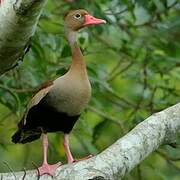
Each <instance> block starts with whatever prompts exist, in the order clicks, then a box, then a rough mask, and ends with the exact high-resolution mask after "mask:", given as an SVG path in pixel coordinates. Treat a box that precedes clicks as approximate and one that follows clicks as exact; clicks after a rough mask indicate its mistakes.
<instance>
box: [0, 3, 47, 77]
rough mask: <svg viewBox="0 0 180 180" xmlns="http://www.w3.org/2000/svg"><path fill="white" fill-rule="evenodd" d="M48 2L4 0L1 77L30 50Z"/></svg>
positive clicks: (0, 18) (0, 23)
mask: <svg viewBox="0 0 180 180" xmlns="http://www.w3.org/2000/svg"><path fill="white" fill-rule="evenodd" d="M45 2H46V0H3V1H1V3H0V75H1V74H3V73H5V72H6V71H8V70H10V69H12V68H13V67H14V66H16V65H17V63H18V60H19V59H23V57H24V55H25V53H26V51H27V50H28V48H29V41H30V39H31V37H32V35H33V34H34V32H35V28H36V25H37V22H38V19H39V16H40V14H41V11H42V8H43V5H44V4H45Z"/></svg>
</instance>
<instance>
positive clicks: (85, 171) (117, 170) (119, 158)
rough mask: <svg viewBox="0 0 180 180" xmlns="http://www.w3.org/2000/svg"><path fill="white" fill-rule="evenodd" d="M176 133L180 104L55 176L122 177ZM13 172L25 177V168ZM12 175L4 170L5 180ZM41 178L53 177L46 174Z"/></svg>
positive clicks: (77, 179) (74, 179)
mask: <svg viewBox="0 0 180 180" xmlns="http://www.w3.org/2000/svg"><path fill="white" fill-rule="evenodd" d="M177 135H180V103H178V104H176V105H174V106H172V107H170V108H168V109H166V110H164V111H161V112H159V113H156V114H154V115H152V116H150V117H149V118H147V119H146V120H145V121H143V122H141V123H140V124H138V125H137V126H136V127H135V128H134V129H133V130H131V131H130V132H129V133H128V134H126V135H125V136H124V137H122V138H120V139H119V140H117V142H115V143H114V144H113V145H111V146H110V147H109V148H107V149H106V150H104V151H103V152H101V153H100V154H98V155H96V156H94V157H92V158H90V159H88V160H84V161H80V162H78V163H74V164H71V165H63V166H61V167H59V169H58V170H57V172H56V174H55V177H54V178H55V179H62V180H63V179H69V180H89V179H91V180H92V179H102V180H103V179H113V180H114V179H119V178H122V177H123V176H124V175H125V174H126V173H127V172H129V171H131V170H132V169H133V168H134V167H135V166H137V165H138V164H139V163H140V162H141V161H142V160H143V159H144V158H146V157H147V156H148V155H149V154H150V153H151V152H153V151H155V150H156V149H158V147H159V146H160V145H164V144H171V143H174V142H175V139H176V136H177ZM13 174H14V175H15V176H16V178H17V179H22V177H23V176H25V173H24V172H23V171H22V172H16V173H13ZM13 174H12V172H11V173H3V174H2V179H6V180H9V179H13V178H14V175H13ZM36 178H37V176H36V172H35V171H27V172H26V177H25V179H26V180H29V179H36ZM40 179H41V180H43V179H44V180H45V179H46V180H50V179H52V178H51V177H50V176H47V175H45V176H42V177H41V178H40Z"/></svg>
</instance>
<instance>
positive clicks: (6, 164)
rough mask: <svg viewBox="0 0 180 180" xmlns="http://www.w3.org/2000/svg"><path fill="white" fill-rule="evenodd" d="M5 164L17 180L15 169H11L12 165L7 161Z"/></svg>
mask: <svg viewBox="0 0 180 180" xmlns="http://www.w3.org/2000/svg"><path fill="white" fill-rule="evenodd" d="M3 163H4V164H5V165H6V167H7V168H8V169H9V170H10V172H11V173H12V174H13V176H14V178H15V180H17V178H16V175H15V173H14V171H13V169H12V168H11V167H10V165H9V164H8V163H7V162H5V161H3Z"/></svg>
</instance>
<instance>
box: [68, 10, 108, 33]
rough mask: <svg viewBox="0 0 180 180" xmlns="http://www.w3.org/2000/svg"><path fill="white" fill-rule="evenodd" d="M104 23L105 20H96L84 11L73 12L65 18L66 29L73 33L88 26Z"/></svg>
mask: <svg viewBox="0 0 180 180" xmlns="http://www.w3.org/2000/svg"><path fill="white" fill-rule="evenodd" d="M104 23H106V21H105V20H103V19H98V18H95V17H94V16H92V15H90V14H89V13H88V12H87V11H86V10H84V9H78V10H71V11H70V12H69V13H68V14H67V15H66V17H65V27H68V28H70V29H71V30H73V31H78V30H79V29H81V28H83V27H86V26H90V25H96V24H104Z"/></svg>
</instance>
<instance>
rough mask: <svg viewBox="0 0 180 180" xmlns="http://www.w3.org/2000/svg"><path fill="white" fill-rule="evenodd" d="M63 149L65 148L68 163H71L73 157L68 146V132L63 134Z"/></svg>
mask: <svg viewBox="0 0 180 180" xmlns="http://www.w3.org/2000/svg"><path fill="white" fill-rule="evenodd" d="M64 149H65V153H66V156H67V160H68V163H73V162H74V158H73V156H72V153H71V151H70V148H69V134H64Z"/></svg>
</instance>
